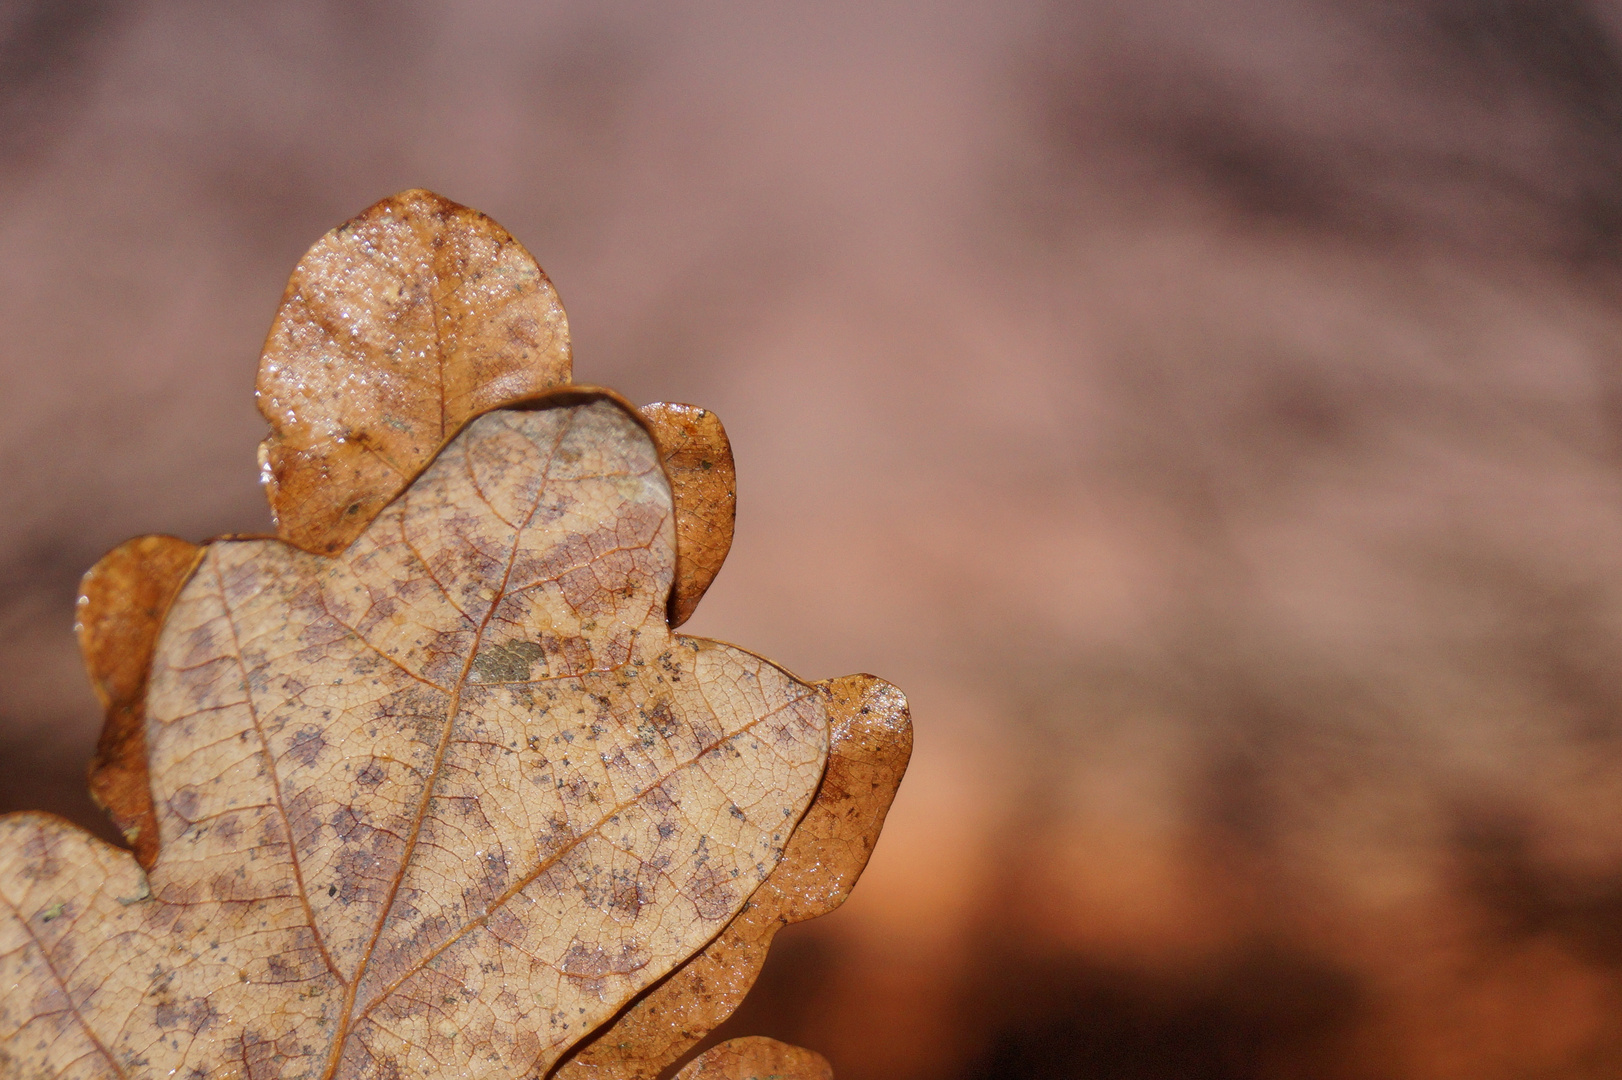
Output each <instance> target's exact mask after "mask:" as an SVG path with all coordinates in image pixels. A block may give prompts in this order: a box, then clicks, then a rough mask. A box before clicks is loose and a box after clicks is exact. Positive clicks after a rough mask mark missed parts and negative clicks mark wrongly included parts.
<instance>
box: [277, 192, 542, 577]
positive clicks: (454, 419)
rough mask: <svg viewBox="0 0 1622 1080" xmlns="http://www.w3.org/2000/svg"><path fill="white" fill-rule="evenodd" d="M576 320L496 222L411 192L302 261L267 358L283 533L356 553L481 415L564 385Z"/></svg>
mask: <svg viewBox="0 0 1622 1080" xmlns="http://www.w3.org/2000/svg"><path fill="white" fill-rule="evenodd" d="M570 366H571V364H570V353H569V324H568V320H567V319H566V318H565V316H564V313H563V305H562V304H561V303H559V302H558V295H557V292H556V291H555V290H553V288H552V283H551V282H550V281H549V280H547V277H546V274H545V273H543V272H542V271H541V268H540V267H539V266H538V265H537V264H536V262H535V259H534V258H533V257H532V256H531V255H530V253H529V252H528V251H525V250H524V247H523V245H522V244H520V243H519V242H518V241H517V240H514V239H513V237H512V235H511V234H510V233H508V232H507V230H506V229H503V228H502V227H501V226H500V225H498V224H496V223H495V222H494V221H492V220H490V219H489V218H488V217H486V216H485V215H483V214H481V213H479V212H478V211H477V210H472V209H469V208H468V207H466V206H462V205H460V204H458V203H454V202H451V201H450V200H449V199H446V198H444V197H443V196H440V195H435V194H434V193H433V192H431V191H422V190H412V191H402V192H400V194H398V195H394V196H391V197H389V198H387V199H384V200H383V201H381V202H379V203H377V204H376V205H374V206H371V207H369V208H368V209H366V210H365V211H363V212H361V213H360V214H357V215H356V216H355V217H353V218H351V219H350V220H349V221H346V222H344V223H343V224H342V225H340V226H338V227H337V228H336V229H333V230H332V231H331V232H329V233H327V234H326V235H325V236H323V237H322V238H321V239H320V240H318V241H317V242H316V243H315V245H314V246H313V247H311V248H310V250H309V251H307V252H305V254H304V257H303V258H302V259H300V260H299V263H298V266H297V267H296V268H294V270H293V276H292V277H291V278H290V279H289V280H288V283H287V293H286V295H285V296H283V298H282V303H281V307H280V308H278V309H277V311H276V321H275V322H274V323H273V324H272V326H271V328H270V335H269V337H268V338H267V339H266V341H265V350H264V354H263V355H262V356H261V357H260V361H259V384H258V396H259V411H260V412H261V413H263V414H264V417H265V419H266V420H268V421H269V422H270V426H271V434H270V437H269V438H267V439H266V440H265V441H264V443H263V444H262V445H261V446H260V451H259V452H260V461H261V469H262V475H263V477H264V480H265V486H266V494H267V495H268V496H269V498H270V506H271V510H272V511H273V512H274V513H275V514H276V516H277V531H276V535H278V536H280V537H281V538H282V539H284V540H287V541H289V542H290V543H294V544H297V545H298V546H300V547H302V548H305V549H307V550H309V551H320V552H331V551H338V550H340V549H342V548H343V547H345V546H346V545H347V544H348V543H349V542H350V541H351V540H353V539H354V538H355V537H356V536H358V535H359V534H360V531H361V530H362V529H363V528H365V526H366V523H367V522H369V521H371V520H372V517H373V515H375V514H376V513H377V512H378V510H379V509H381V508H382V507H383V505H384V504H385V503H387V502H388V501H389V500H390V499H391V498H393V497H394V496H395V495H396V494H397V493H398V492H399V491H400V489H401V488H403V487H404V486H405V485H406V483H407V482H408V481H409V480H410V479H411V478H412V477H413V476H414V475H416V473H417V471H418V470H420V469H421V468H422V467H423V466H424V465H425V464H427V462H428V460H429V459H430V458H431V457H433V456H434V454H435V453H437V452H438V450H439V448H440V446H441V445H443V444H444V442H445V440H446V439H448V438H450V436H451V435H452V434H454V433H455V431H456V429H457V428H459V427H460V426H461V425H462V424H463V422H465V421H466V420H467V419H468V418H469V417H470V416H476V415H478V414H479V413H481V412H483V411H485V410H486V409H492V408H496V407H499V406H502V405H508V404H511V403H512V402H514V401H516V400H518V399H519V398H522V397H525V396H528V395H530V394H534V393H537V392H539V391H542V390H547V389H550V388H553V387H557V386H562V385H563V384H565V383H567V382H568V381H569V378H570Z"/></svg>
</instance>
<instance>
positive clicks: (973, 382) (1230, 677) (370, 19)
mask: <svg viewBox="0 0 1622 1080" xmlns="http://www.w3.org/2000/svg"><path fill="white" fill-rule="evenodd" d="M417 185H420V186H426V187H430V188H433V189H435V190H437V191H439V192H441V193H443V194H445V195H447V196H449V197H451V198H453V199H456V200H458V201H461V202H465V203H468V204H470V205H473V206H476V207H478V208H480V209H482V210H485V211H486V212H488V213H490V214H491V215H493V216H494V217H495V218H496V219H497V220H498V221H500V222H502V223H503V224H504V225H506V226H507V227H508V228H509V229H510V230H511V231H512V232H513V233H514V234H515V235H516V236H517V237H518V238H519V239H520V240H522V241H523V242H524V243H525V244H526V245H527V246H528V247H529V248H530V249H531V250H532V251H533V252H534V253H535V255H536V257H537V258H538V259H539V260H540V261H541V263H542V265H544V266H545V267H546V268H547V270H548V271H549V273H550V274H551V276H552V278H553V280H554V281H555V282H556V284H557V287H558V289H559V292H560V293H561V294H562V297H563V300H564V302H565V304H566V305H567V307H568V310H569V314H570V318H571V323H572V327H573V333H574V340H575V343H576V373H577V377H578V378H580V379H581V380H582V381H590V382H595V383H601V384H606V385H610V386H614V387H616V388H618V389H620V390H622V391H623V392H625V393H626V394H627V395H628V396H630V397H631V398H633V399H635V400H638V401H649V400H656V399H666V400H679V401H691V402H695V403H700V404H704V405H707V406H710V407H712V408H714V409H716V410H717V411H718V412H719V413H720V414H721V416H722V417H723V418H724V419H725V421H726V423H727V426H728V429H729V431H730V432H731V434H732V438H733V441H734V446H735V449H736V452H737V457H738V463H739V477H740V481H739V495H740V500H739V501H740V512H739V527H738V535H737V541H736V543H735V545H734V548H733V553H732V556H731V560H730V562H729V564H728V566H727V568H726V570H725V571H724V572H723V573H722V575H721V577H720V579H719V580H718V582H717V584H716V586H715V588H714V589H713V590H712V592H711V594H710V596H709V597H708V598H707V599H706V601H705V603H704V605H703V606H702V607H701V608H700V610H699V614H698V616H697V617H696V618H695V619H694V621H693V622H692V623H691V624H690V628H691V630H692V631H693V632H695V633H700V634H707V635H712V636H717V637H722V638H726V639H729V640H733V641H737V642H740V643H742V644H744V645H746V646H748V647H751V648H753V649H756V650H758V651H761V652H764V653H765V654H767V655H769V656H772V657H774V658H776V659H777V660H779V661H780V662H782V663H784V664H785V665H787V666H788V667H790V668H791V669H793V670H795V671H796V672H799V673H800V674H802V675H805V676H807V677H813V678H822V677H826V676H830V675H836V674H841V673H845V672H849V671H857V670H868V671H872V672H875V673H877V674H881V675H883V676H885V677H887V678H889V679H891V680H893V681H894V682H896V683H898V684H899V685H901V686H902V687H903V688H904V689H905V690H906V691H907V692H908V694H909V696H910V698H911V701H912V704H913V710H914V718H915V723H916V727H917V754H916V756H915V758H914V763H913V767H912V771H911V774H910V775H909V777H908V779H907V782H906V784H905V785H904V786H903V788H902V791H901V795H900V797H899V799H898V801H897V803H896V806H895V811H894V813H893V814H892V816H891V820H890V824H889V827H888V829H887V830H886V832H885V837H884V840H883V842H882V843H881V845H880V847H879V849H878V851H877V853H876V855H875V857H874V860H873V863H872V865H871V868H870V870H869V872H868V875H867V877H866V878H865V879H864V881H863V883H862V885H861V886H860V887H859V888H858V889H857V891H856V894H855V896H854V897H853V899H852V900H851V902H850V903H849V904H848V905H847V906H846V907H845V908H844V909H843V910H841V911H839V912H838V913H836V914H835V915H833V916H831V917H829V918H827V919H824V920H821V921H819V922H817V923H812V924H807V925H805V926H802V927H798V928H795V929H793V930H791V931H789V932H787V933H785V934H784V935H783V936H782V937H781V938H780V939H779V944H778V946H777V949H776V951H775V952H774V954H773V959H772V961H771V963H770V965H769V967H768V969H767V972H766V975H765V977H764V978H763V980H762V982H761V984H760V985H759V987H758V989H757V991H756V994H755V996H754V997H752V998H751V1000H750V1002H749V1003H748V1004H747V1005H746V1006H745V1008H744V1010H743V1012H742V1013H741V1014H740V1015H739V1017H738V1018H736V1020H735V1022H734V1023H733V1024H732V1025H731V1026H730V1027H729V1031H730V1032H731V1033H734V1034H741V1033H749V1032H754V1033H761V1034H770V1035H775V1036H778V1037H781V1038H786V1039H790V1040H792V1041H795V1042H800V1043H803V1044H805V1045H809V1046H811V1047H814V1048H816V1049H819V1050H821V1051H823V1052H824V1053H826V1054H827V1055H828V1056H829V1057H831V1058H832V1059H833V1061H834V1064H835V1066H836V1069H837V1071H838V1075H839V1076H840V1077H841V1080H880V1078H884V1080H911V1078H920V1080H922V1078H926V1077H927V1078H936V1077H939V1078H946V1080H992V1078H1001V1077H1033V1078H1047V1077H1088V1078H1100V1080H1161V1078H1165V1080H1172V1078H1177V1080H1225V1078H1253V1077H1254V1078H1273V1077H1288V1078H1296V1077H1301V1078H1306V1077H1312V1078H1331V1080H1350V1078H1357V1080H1363V1078H1386V1077H1390V1078H1414V1080H1441V1078H1453V1077H1458V1078H1465V1077H1469V1078H1472V1080H1496V1078H1512V1077H1513V1078H1560V1080H1566V1078H1587V1077H1596V1078H1597V1077H1615V1076H1618V1075H1622V6H1618V5H1616V4H1610V3H1607V4H1601V3H1597V2H1594V3H1580V2H1577V0H1407V2H1397V0H1340V2H1336V0H1228V2H1226V3H1221V4H1210V3H1205V4H1201V3H1194V2H1191V0H1112V2H1111V0H1091V2H1089V0H1069V2H1062V3H1051V4H1043V3H1040V2H1029V3H1013V2H1003V3H983V4H974V3H953V4H943V3H901V2H896V3H890V2H884V0H879V2H874V0H868V2H865V3H860V4H857V3H842V2H826V3H817V4H809V3H802V4H765V3H752V4H744V3H735V4H714V3H692V4H680V5H677V4H667V5H636V4H601V3H589V2H579V3H523V2H518V0H512V2H508V3H501V2H495V0H490V2H481V3H474V2H466V3H431V2H428V0H421V2H414V3H400V2H395V3H387V4H385V3H377V2H371V3H365V2H358V0H357V2H336V0H334V2H329V3H320V2H315V0H304V2H289V3H278V4H249V3H221V2H219V0H193V2H189V3H188V2H172V3H171V2H145V3H143V2H113V0H0V390H3V393H0V809H17V808H24V807H44V808H49V809H53V810H56V811H58V812H61V813H64V814H66V815H68V816H69V817H71V818H73V819H75V820H77V821H80V822H82V823H85V824H87V825H89V826H91V827H95V828H100V829H102V830H103V832H104V834H105V833H106V831H107V830H106V827H105V826H102V825H100V824H99V821H98V817H97V814H96V812H95V810H94V808H93V807H92V806H91V805H90V803H89V801H88V799H87V798H86V796H85V795H84V793H83V782H82V770H83V766H84V762H85V761H86V759H87V758H88V755H89V752H90V747H91V745H92V743H93V740H94V735H95V732H96V730H97V728H98V725H99V719H98V717H97V715H96V709H95V706H94V703H93V700H92V698H91V695H90V692H89V690H88V688H87V685H86V683H85V680H84V677H83V675H82V674H81V672H80V670H79V667H78V659H77V656H76V653H75V649H74V644H73V640H72V606H73V597H74V593H75V584H76V581H77V577H78V575H79V574H80V573H81V572H82V571H83V570H84V568H86V567H87V566H89V564H90V563H91V562H92V561H94V560H95V558H96V557H97V556H99V555H100V554H101V553H102V551H104V550H105V549H106V548H108V547H110V546H111V545H113V544H114V543H116V542H118V541H120V540H122V539H123V538H125V537H127V536H129V535H132V534H135V533H140V532H147V531H165V532H172V533H177V534H179V535H182V536H186V537H189V538H202V537H205V536H208V535H211V534H216V533H222V532H231V531H251V530H260V529H263V528H265V527H266V525H267V520H268V519H267V513H266V510H265V507H264V504H263V502H262V500H261V498H260V495H259V492H258V489H257V486H256V481H255V468H254V446H255V444H256V442H257V441H258V439H259V438H260V437H261V435H262V433H263V428H262V425H261V422H260V420H259V418H258V416H257V414H256V413H255V411H254V406H253V399H252V388H253V378H254V366H255V362H256V359H257V355H258V351H259V346H260V344H261V342H262V340H263V335H264V333H265V330H266V328H267V327H268V325H269V322H270V318H271V314H272V312H273V310H274V308H275V305H276V302H277V300H278V299H279V297H280V294H281V289H282V285H283V283H284V281H285V279H286V275H287V273H288V272H289V271H290V270H291V269H292V267H293V264H294V262H295V261H296V260H297V258H298V256H299V255H300V253H301V252H302V251H303V250H304V248H305V247H306V246H308V245H309V244H310V243H311V242H313V241H314V240H315V239H316V238H317V237H318V236H319V235H320V234H321V233H322V232H323V231H325V230H326V229H328V228H330V227H331V226H333V225H334V224H336V223H338V222H339V221H341V220H343V219H344V218H346V217H348V216H350V215H351V214H353V213H355V212H357V211H359V210H360V209H361V208H363V207H364V206H366V205H368V204H370V203H371V202H373V201H374V200H376V199H378V198H380V197H382V196H384V195H386V194H389V193H392V192H394V191H396V190H399V189H402V188H405V187H410V186H417Z"/></svg>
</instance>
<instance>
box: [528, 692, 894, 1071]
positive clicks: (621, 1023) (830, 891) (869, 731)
mask: <svg viewBox="0 0 1622 1080" xmlns="http://www.w3.org/2000/svg"><path fill="white" fill-rule="evenodd" d="M815 685H816V687H817V689H818V691H819V692H821V693H822V694H823V695H825V699H826V701H827V703H828V714H829V723H830V724H831V726H832V731H831V732H830V736H831V740H830V745H829V751H828V766H827V770H826V771H825V773H824V774H823V778H822V784H821V786H820V787H819V788H818V790H817V796H816V799H815V800H814V801H813V802H812V803H811V808H810V809H809V810H807V811H806V814H805V817H804V818H802V819H801V820H800V824H799V826H798V827H797V828H796V829H795V830H794V833H793V835H792V836H791V837H790V838H789V842H788V845H787V847H786V848H785V850H784V852H783V859H782V861H781V862H780V863H778V864H777V867H776V869H774V870H773V871H772V873H771V874H770V876H768V877H767V878H766V881H765V883H764V884H762V885H761V886H760V888H758V889H756V890H755V894H754V895H753V896H751V897H750V898H749V902H748V903H747V904H746V905H745V906H744V909H743V911H741V912H740V913H739V914H738V915H737V916H736V917H734V918H733V920H732V922H730V923H728V924H727V927H726V929H725V930H723V931H722V932H721V933H720V935H719V936H717V937H716V938H715V939H714V940H713V941H711V942H710V944H709V945H708V946H706V947H705V948H704V949H703V950H702V951H701V952H699V953H698V954H697V955H695V956H694V957H693V958H692V959H691V960H688V961H687V962H686V963H685V964H683V965H682V966H681V967H679V968H677V969H676V970H675V971H673V972H671V973H670V974H669V975H667V976H666V977H665V978H664V980H663V981H661V982H659V983H657V984H656V985H654V986H653V987H650V988H649V989H648V990H647V991H645V992H644V993H643V994H642V996H640V997H639V998H637V999H636V1000H635V1001H633V1002H632V1003H631V1004H630V1005H628V1006H627V1007H626V1008H625V1009H624V1010H623V1011H622V1012H621V1013H620V1014H619V1015H618V1016H617V1017H616V1018H615V1019H614V1021H613V1023H611V1024H610V1025H608V1026H607V1027H605V1028H604V1029H602V1030H601V1031H599V1032H598V1033H596V1034H595V1035H593V1036H592V1037H591V1038H590V1039H588V1040H586V1041H583V1042H582V1043H581V1044H580V1045H579V1046H578V1047H577V1048H576V1049H575V1051H574V1052H573V1053H572V1054H571V1055H570V1056H568V1057H566V1058H565V1059H564V1060H563V1062H562V1064H560V1065H559V1066H558V1068H557V1069H556V1070H554V1072H553V1074H552V1078H553V1080H651V1078H652V1077H656V1076H658V1075H659V1073H660V1072H662V1071H663V1070H664V1069H665V1068H666V1067H668V1066H669V1065H670V1064H672V1063H673V1062H675V1061H676V1060H678V1059H679V1058H680V1057H681V1056H682V1055H683V1054H685V1053H686V1052H687V1051H688V1050H690V1049H691V1048H692V1047H693V1046H695V1045H697V1044H698V1042H699V1041H700V1040H701V1039H703V1037H704V1036H705V1035H707V1034H709V1032H711V1031H712V1030H714V1029H715V1028H716V1027H717V1026H718V1025H719V1024H720V1023H721V1022H722V1021H724V1020H725V1019H726V1018H727V1017H729V1016H731V1015H732V1013H733V1011H734V1010H735V1009H737V1007H738V1005H739V1003H740V1002H742V1001H743V998H744V995H745V994H747V993H748V992H749V988H750V987H751V986H752V985H753V984H754V981H755V977H756V976H757V975H758V974H759V973H760V968H761V965H762V964H764V963H765V961H766V952H767V950H768V948H769V947H770V946H771V942H772V938H773V937H774V936H775V935H776V934H777V931H778V930H780V929H782V928H783V927H784V926H787V925H789V924H790V923H795V922H802V921H804V920H806V919H810V918H814V917H816V916H818V915H824V914H827V913H828V912H830V911H832V910H833V909H834V908H836V907H838V906H839V905H840V904H841V903H843V902H844V900H845V898H846V897H847V896H848V895H850V890H851V888H852V887H853V886H854V885H855V884H856V879H857V878H858V877H860V876H861V873H862V870H863V868H864V867H866V865H867V859H868V856H869V855H870V854H871V853H872V850H873V845H874V844H875V843H876V842H877V840H878V836H879V832H880V830H881V829H882V828H883V827H884V818H885V815H886V814H887V813H888V812H889V808H890V803H891V800H893V799H894V798H895V791H896V786H897V785H898V784H900V783H901V777H902V774H903V773H905V772H906V768H907V760H908V758H909V757H910V756H911V754H912V723H911V719H910V714H909V712H908V709H907V700H906V698H905V697H904V696H903V695H902V693H901V691H900V690H898V689H897V688H896V687H894V686H892V685H891V684H889V683H887V682H885V681H884V680H882V679H877V678H874V677H873V676H871V675H846V676H843V677H841V678H838V679H829V680H827V681H825V682H821V683H817V684H815Z"/></svg>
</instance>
